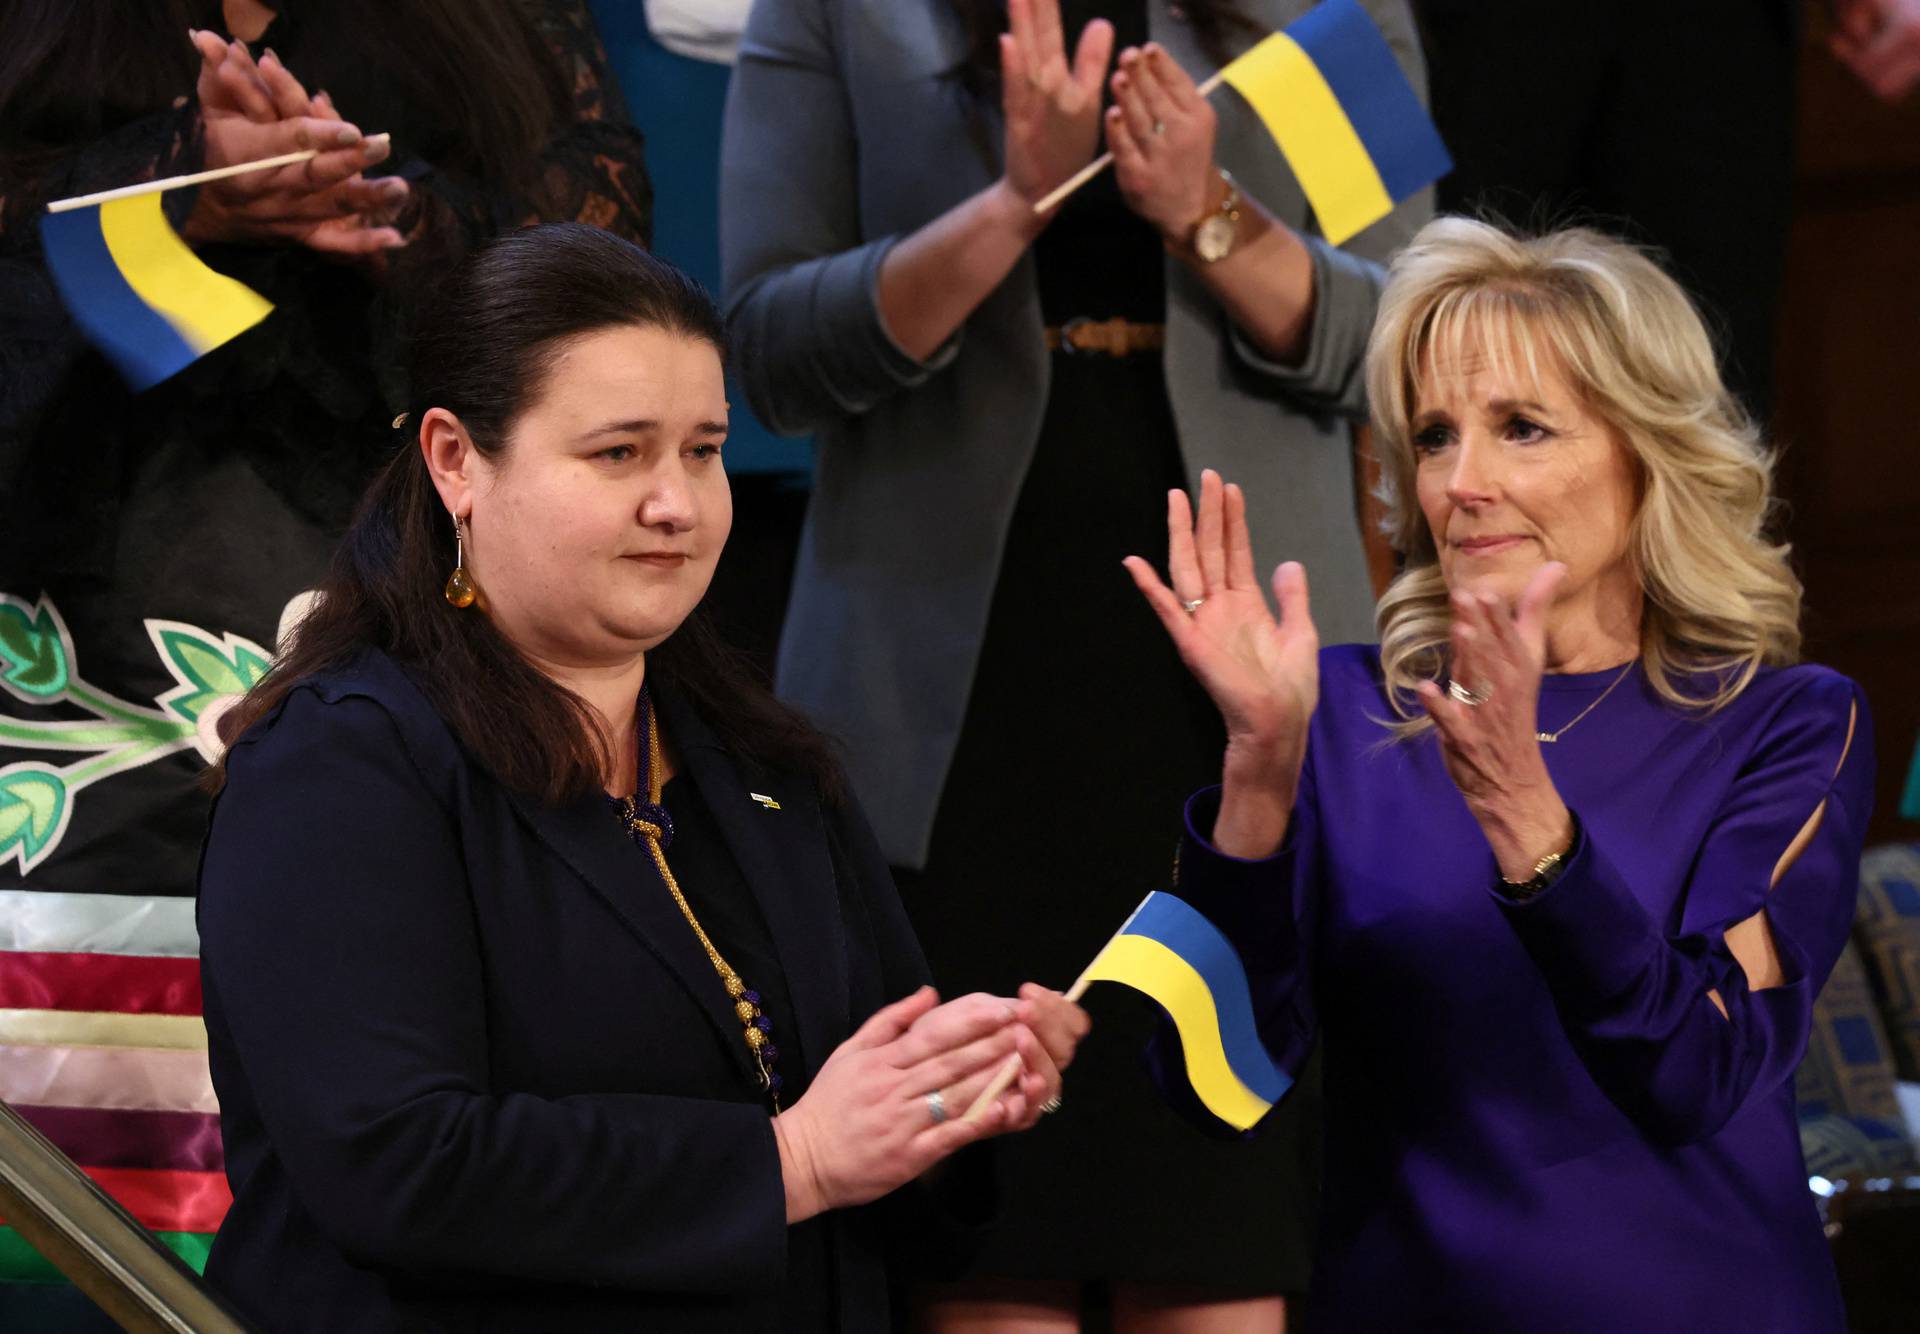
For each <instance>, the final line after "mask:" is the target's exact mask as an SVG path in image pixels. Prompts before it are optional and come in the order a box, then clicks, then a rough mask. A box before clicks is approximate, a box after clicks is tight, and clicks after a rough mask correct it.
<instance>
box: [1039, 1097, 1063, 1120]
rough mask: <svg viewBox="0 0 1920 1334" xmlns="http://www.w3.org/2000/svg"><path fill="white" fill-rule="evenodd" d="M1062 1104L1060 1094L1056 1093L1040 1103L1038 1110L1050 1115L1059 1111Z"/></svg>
mask: <svg viewBox="0 0 1920 1334" xmlns="http://www.w3.org/2000/svg"><path fill="white" fill-rule="evenodd" d="M1063 1105H1064V1104H1062V1103H1061V1101H1060V1095H1059V1094H1058V1093H1056V1094H1054V1095H1053V1096H1052V1097H1051V1098H1048V1099H1047V1100H1046V1101H1045V1102H1043V1103H1041V1104H1040V1110H1041V1111H1042V1112H1044V1113H1045V1114H1046V1115H1048V1116H1052V1115H1053V1114H1054V1113H1055V1112H1057V1111H1059V1110H1060V1108H1061V1107H1062V1106H1063Z"/></svg>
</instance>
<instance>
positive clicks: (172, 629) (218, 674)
mask: <svg viewBox="0 0 1920 1334" xmlns="http://www.w3.org/2000/svg"><path fill="white" fill-rule="evenodd" d="M148 627H149V629H150V631H151V632H152V634H153V639H154V645H155V647H157V648H158V649H159V650H160V656H161V657H162V659H164V660H165V662H166V664H167V666H168V668H169V669H170V670H171V671H172V672H173V674H174V676H175V677H176V678H177V679H178V680H179V682H180V684H179V685H178V686H176V687H175V688H174V689H172V690H170V691H168V692H167V693H166V694H164V695H162V696H161V697H160V699H159V700H158V703H159V704H160V706H161V707H162V708H165V709H167V710H169V711H170V712H172V713H173V714H175V715H176V716H178V717H181V718H185V719H186V720H187V721H188V722H194V721H197V720H198V719H199V717H200V713H201V711H202V710H203V709H205V708H206V707H207V705H208V704H210V703H211V702H213V701H214V700H216V699H219V698H220V697H221V696H222V695H244V694H246V693H247V691H248V690H250V689H252V688H253V685H254V683H255V682H256V681H258V680H259V679H260V678H261V677H263V676H265V675H266V674H267V669H268V668H269V667H271V666H272V663H271V662H270V661H269V660H268V658H267V656H266V654H265V653H264V652H263V651H262V650H261V649H260V648H259V647H258V646H257V645H254V644H251V643H249V642H248V641H246V640H244V639H242V638H240V637H239V636H238V635H231V634H230V635H225V636H222V637H219V638H216V637H215V636H213V635H211V634H208V633H207V632H206V631H204V630H201V629H199V628H198V627H197V626H191V625H185V624H183V623H181V622H178V621H170V622H151V621H150V622H148Z"/></svg>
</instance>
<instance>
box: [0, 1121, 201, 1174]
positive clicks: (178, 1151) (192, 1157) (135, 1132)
mask: <svg viewBox="0 0 1920 1334" xmlns="http://www.w3.org/2000/svg"><path fill="white" fill-rule="evenodd" d="M13 1110H14V1111H16V1112H18V1113H20V1115H21V1116H22V1117H24V1118H25V1119H26V1120H27V1121H29V1122H30V1123H32V1125H33V1127H34V1128H35V1129H36V1130H38V1131H39V1132H40V1133H41V1134H43V1135H45V1136H46V1137H47V1138H48V1139H49V1140H51V1141H53V1146H54V1147H55V1148H56V1149H58V1150H60V1152H62V1153H64V1154H66V1155H67V1157H69V1158H71V1159H73V1161H74V1162H76V1163H79V1164H80V1165H81V1166H83V1167H146V1168H161V1169H167V1170H171V1171H179V1172H218V1171H221V1170H222V1169H223V1168H224V1167H225V1166H226V1156H225V1154H224V1153H223V1152H222V1149H221V1143H220V1118H219V1117H218V1116H216V1115H214V1114H213V1113H211V1112H154V1111H144V1110H136V1109H132V1108H101V1107H22V1106H17V1105H16V1106H15V1107H14V1109H13Z"/></svg>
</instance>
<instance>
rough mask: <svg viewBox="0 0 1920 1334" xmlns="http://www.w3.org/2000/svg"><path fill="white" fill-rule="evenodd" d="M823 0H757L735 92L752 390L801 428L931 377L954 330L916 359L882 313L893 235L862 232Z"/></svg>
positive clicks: (738, 242) (745, 356)
mask: <svg viewBox="0 0 1920 1334" xmlns="http://www.w3.org/2000/svg"><path fill="white" fill-rule="evenodd" d="M829 23H830V20H829V17H828V14H827V12H826V5H825V3H824V0H787V2H786V3H782V4H762V5H755V6H754V9H753V16H752V17H751V18H750V19H749V20H748V22H747V30H746V34H745V36H744V38H743V39H742V42H741V47H740V62H739V64H738V65H737V66H736V67H735V69H734V73H733V81H732V83H731V85H730V86H729V88H728V91H727V112H726V124H725V127H724V130H723V133H722V137H721V148H720V216H721V219H722V222H721V228H720V257H721V268H722V271H723V275H724V276H723V284H722V285H723V286H724V288H725V290H726V306H727V323H728V328H729V331H730V332H731V335H732V338H733V341H734V345H735V349H736V351H737V352H738V354H739V371H740V376H741V379H742V382H743V383H744V384H745V386H746V390H747V397H748V398H749V400H751V402H752V404H753V408H754V411H755V412H756V413H758V414H759V416H760V418H761V420H762V421H765V422H766V423H768V425H770V426H772V427H773V429H774V430H776V431H780V432H783V433H786V434H798V433H801V432H804V431H807V430H810V429H812V428H814V427H816V426H819V425H820V424H822V423H824V422H829V421H832V420H835V419H837V418H841V417H845V416H849V415H852V414H857V413H860V412H864V411H866V410H867V409H868V408H870V407H872V406H873V405H874V404H875V403H877V402H879V401H880V400H881V399H883V398H885V397H886V396H887V395H889V394H892V393H894V392H895V391H897V390H899V389H903V388H909V387H911V386H913V385H916V384H920V383H922V382H923V381H925V380H926V379H927V377H928V376H930V375H932V374H933V373H934V372H935V371H937V370H939V369H940V368H941V367H943V366H945V365H947V364H948V363H949V362H950V361H951V360H952V359H953V357H954V355H955V354H956V353H957V350H958V347H959V338H960V336H961V335H959V334H956V335H955V336H954V337H953V338H952V339H950V340H949V341H948V342H947V343H946V344H945V345H944V346H942V347H941V348H940V349H939V351H937V352H936V353H935V354H934V356H933V357H932V358H930V359H929V360H927V361H924V362H922V361H917V360H915V359H914V358H913V357H911V356H909V355H908V354H907V353H906V352H905V351H903V350H902V349H901V348H900V346H899V345H898V344H897V343H895V342H894V340H893V337H892V335H891V334H889V333H888V332H887V329H886V326H885V324H884V323H883V322H882V320H881V316H880V302H879V283H880V265H881V262H882V261H883V260H884V259H885V258H886V254H887V251H888V250H889V249H891V248H892V246H893V244H894V242H895V241H896V240H897V239H898V238H896V237H892V236H887V237H880V238H874V239H869V238H866V237H864V236H863V235H862V234H861V226H860V219H859V203H858V192H857V185H856V171H855V164H856V159H857V155H858V144H857V142H856V138H855V133H854V126H853V120H852V113H851V110H850V108H849V106H848V98H847V93H846V90H845V88H844V86H843V85H842V82H841V74H840V71H839V69H838V68H837V65H836V62H835V57H834V50H833V43H832V36H831V33H830V31H829Z"/></svg>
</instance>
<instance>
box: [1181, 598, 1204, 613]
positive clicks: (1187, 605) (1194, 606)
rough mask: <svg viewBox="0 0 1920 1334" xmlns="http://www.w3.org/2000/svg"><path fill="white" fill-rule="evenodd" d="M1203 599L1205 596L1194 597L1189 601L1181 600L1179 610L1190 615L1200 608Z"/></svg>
mask: <svg viewBox="0 0 1920 1334" xmlns="http://www.w3.org/2000/svg"><path fill="white" fill-rule="evenodd" d="M1205 601H1206V599H1205V598H1195V599H1193V601H1191V602H1182V603H1181V604H1180V610H1182V611H1184V612H1186V614H1187V615H1189V616H1191V615H1193V614H1194V613H1195V612H1196V611H1199V610H1200V607H1201V604H1202V603H1204V602H1205Z"/></svg>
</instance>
